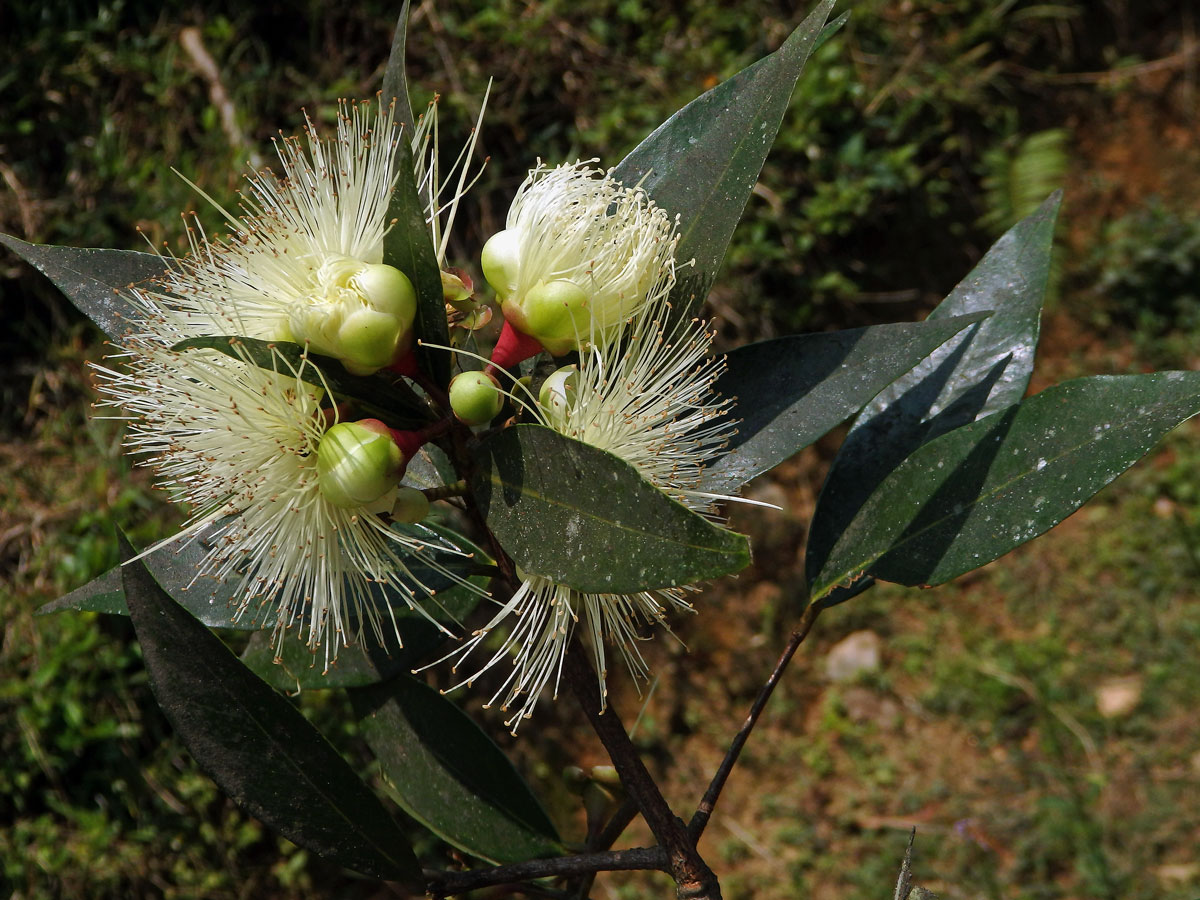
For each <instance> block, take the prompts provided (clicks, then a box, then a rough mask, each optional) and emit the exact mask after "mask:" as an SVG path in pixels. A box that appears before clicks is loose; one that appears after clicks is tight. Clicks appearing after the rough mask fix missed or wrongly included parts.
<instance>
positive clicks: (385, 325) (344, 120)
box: [160, 102, 475, 374]
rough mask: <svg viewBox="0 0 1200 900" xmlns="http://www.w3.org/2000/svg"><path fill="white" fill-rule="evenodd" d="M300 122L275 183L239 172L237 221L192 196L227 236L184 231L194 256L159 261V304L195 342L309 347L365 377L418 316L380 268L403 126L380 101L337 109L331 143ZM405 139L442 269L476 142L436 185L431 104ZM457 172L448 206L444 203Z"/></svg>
mask: <svg viewBox="0 0 1200 900" xmlns="http://www.w3.org/2000/svg"><path fill="white" fill-rule="evenodd" d="M305 122H306V125H305V129H304V138H303V140H302V139H300V138H297V137H284V138H281V139H280V140H278V141H277V142H276V150H277V152H278V155H279V161H280V164H281V166H282V174H281V175H276V174H275V173H274V172H273V171H271V170H270V169H262V170H261V171H257V172H251V173H249V174H248V175H247V176H246V189H245V190H244V192H243V195H242V202H241V212H242V213H243V215H242V216H241V218H235V217H234V216H233V215H232V214H231V213H230V212H228V211H226V210H224V209H222V208H221V207H220V206H219V205H217V204H216V203H215V201H212V200H211V198H208V197H207V195H204V194H203V191H200V193H201V194H202V196H205V198H206V199H209V201H210V202H212V203H213V205H214V206H216V207H217V209H218V211H219V212H220V213H221V215H223V216H224V218H225V220H226V221H227V222H228V223H229V224H230V225H231V226H232V229H233V232H232V234H231V235H230V236H228V237H226V238H209V237H208V236H207V235H206V234H205V233H204V232H203V230H201V229H200V226H199V225H198V224H196V225H195V226H194V227H193V228H190V229H189V240H190V244H191V248H190V249H191V252H190V254H189V255H188V256H187V257H184V258H183V259H171V260H168V263H169V265H170V270H169V272H168V274H167V275H166V277H165V279H164V280H163V284H162V290H161V292H160V296H161V299H163V300H164V301H169V302H170V303H172V305H173V306H174V307H175V308H177V309H179V310H181V311H183V312H187V313H189V314H190V318H191V328H192V329H193V331H194V332H195V333H197V334H236V335H240V336H243V337H254V338H260V339H264V340H282V341H297V342H301V343H303V342H308V343H309V344H310V346H311V347H312V349H313V350H314V351H316V352H318V353H321V354H324V355H329V356H334V357H336V358H338V359H340V360H342V362H343V363H344V364H345V365H346V367H347V368H348V369H350V370H351V371H354V372H358V373H363V374H365V373H369V372H373V371H375V370H377V369H379V368H382V367H383V366H386V365H388V364H390V363H392V362H393V361H395V360H396V359H397V358H399V357H400V356H401V355H403V354H404V353H405V352H406V351H407V350H408V349H409V347H410V346H411V343H412V324H413V319H414V315H415V312H416V295H415V293H414V291H413V286H412V283H411V281H410V280H409V278H408V276H407V275H406V274H405V273H403V272H400V271H399V270H398V269H395V268H393V267H392V266H388V265H384V264H383V243H384V236H385V234H386V233H387V231H388V229H389V228H390V227H391V225H390V223H389V220H388V217H387V211H388V204H389V202H390V200H391V197H392V192H393V188H394V187H395V184H396V180H397V178H399V176H400V172H399V171H398V169H397V162H398V160H399V159H401V158H402V157H399V156H398V155H397V152H396V150H397V147H398V144H399V141H400V140H401V137H402V135H401V129H400V127H399V126H398V125H397V124H396V123H395V121H394V118H393V107H392V106H384V105H383V104H382V102H380V103H378V104H357V103H354V104H347V103H344V102H343V103H342V104H341V106H340V108H339V115H338V122H337V134H336V136H335V137H334V138H332V139H328V140H324V139H322V138H321V137H320V135H319V134H318V132H317V129H316V127H315V126H314V125H313V124H312V122H311V121H310V120H308V119H307V117H306V119H305ZM409 140H410V142H411V145H412V150H413V158H414V176H415V178H416V181H417V188H418V192H419V195H420V196H421V198H422V200H423V202H424V203H425V206H426V209H425V215H426V220H427V222H428V223H429V227H430V233H431V238H432V240H433V242H434V247H435V251H436V253H437V256H438V261H439V263H441V262H443V261H444V258H445V251H446V242H447V240H448V237H449V226H450V225H451V224H452V223H453V219H454V215H455V212H456V211H457V205H458V200H459V199H460V198H461V196H462V194H463V192H465V190H466V189H467V188H468V187H469V186H470V185H469V184H467V181H466V177H467V174H468V166H469V158H470V155H471V153H472V151H473V149H474V141H475V138H474V136H472V138H471V141H470V142H469V143H468V145H467V147H466V148H465V149H464V151H463V153H462V154H461V155H460V157H459V159H458V161H457V162H456V164H455V166H453V167H451V170H450V172H449V174H448V175H447V176H446V177H445V179H442V177H441V176H442V173H441V171H440V169H439V165H438V161H437V154H438V147H437V107H436V105H434V104H431V105H430V109H429V112H428V113H427V114H426V115H425V116H423V117H422V118H421V122H420V124H419V125H418V127H417V129H416V133H415V134H413V135H412V136H410V138H409ZM456 171H457V172H458V180H457V184H456V185H455V187H454V189H453V190H452V191H451V192H450V194H451V196H450V198H449V199H448V200H447V199H446V198H444V197H443V196H442V195H443V193H444V189H445V188H446V186H447V184H448V183H449V181H450V179H451V178H452V177H454V175H455V173H456ZM197 190H198V191H199V188H197ZM444 215H445V217H446V220H445V221H444V222H443V216H444ZM213 300H219V301H220V302H219V303H216V304H214V303H213V302H212V301H213Z"/></svg>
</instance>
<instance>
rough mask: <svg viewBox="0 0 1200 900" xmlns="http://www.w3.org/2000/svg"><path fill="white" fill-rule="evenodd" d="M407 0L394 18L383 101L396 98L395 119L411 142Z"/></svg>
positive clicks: (386, 101) (384, 73)
mask: <svg viewBox="0 0 1200 900" xmlns="http://www.w3.org/2000/svg"><path fill="white" fill-rule="evenodd" d="M409 5H410V3H409V0H404V5H403V6H402V7H400V18H398V19H397V20H396V32H395V34H394V35H393V36H392V52H391V53H390V54H389V55H388V61H387V68H386V69H384V70H383V102H384V103H388V102H390V101H391V100H392V99H393V98H395V100H396V121H397V122H399V123H400V124H401V125H403V126H404V130H403V131H402V132H401V134H402V136H403V138H404V140H406V141H409V142H411V141H412V136H413V128H414V122H415V121H416V120H415V119H414V118H413V111H412V100H411V99H410V98H409V96H408V74H407V72H406V71H405V66H404V46H405V43H406V42H407V36H408V12H409V9H408V8H409Z"/></svg>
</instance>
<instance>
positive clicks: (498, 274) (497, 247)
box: [479, 229, 521, 300]
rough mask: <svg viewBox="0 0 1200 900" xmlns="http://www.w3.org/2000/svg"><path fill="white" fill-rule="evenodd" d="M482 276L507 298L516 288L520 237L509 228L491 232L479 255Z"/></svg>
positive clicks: (519, 267) (519, 269) (501, 297)
mask: <svg viewBox="0 0 1200 900" xmlns="http://www.w3.org/2000/svg"><path fill="white" fill-rule="evenodd" d="M479 262H480V265H481V266H482V268H483V277H484V278H486V279H487V282H488V284H490V285H491V286H492V289H493V290H494V291H495V292H496V294H497V295H498V296H499V297H500V299H501V300H504V299H506V298H508V297H509V296H510V295H511V294H513V293H514V292H515V291H516V289H517V276H518V275H519V274H520V272H521V237H520V234H519V232H516V231H513V230H511V229H506V230H504V231H498V232H496V233H495V234H493V235H492V236H491V237H490V238H488V241H487V243H486V244H484V245H483V252H482V253H480V255H479Z"/></svg>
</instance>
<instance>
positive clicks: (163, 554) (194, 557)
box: [37, 525, 488, 638]
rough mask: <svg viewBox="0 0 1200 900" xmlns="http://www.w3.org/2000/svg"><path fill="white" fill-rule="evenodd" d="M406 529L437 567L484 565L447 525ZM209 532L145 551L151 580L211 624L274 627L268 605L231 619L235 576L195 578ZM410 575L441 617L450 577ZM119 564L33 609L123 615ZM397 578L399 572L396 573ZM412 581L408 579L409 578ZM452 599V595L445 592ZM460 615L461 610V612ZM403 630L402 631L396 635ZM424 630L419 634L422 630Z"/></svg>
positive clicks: (385, 601)
mask: <svg viewBox="0 0 1200 900" xmlns="http://www.w3.org/2000/svg"><path fill="white" fill-rule="evenodd" d="M393 527H395V528H398V529H399V528H403V529H405V530H407V531H408V533H409V534H410V536H411V537H415V538H418V539H420V540H423V541H426V542H427V543H429V544H430V545H431V546H432V547H434V548H436V547H437V546H438V545H439V544H444V545H445V547H446V552H435V551H434V550H431V551H430V552H433V553H434V557H433V558H434V559H435V560H436V562H437V563H438V565H439V566H441V567H443V568H445V569H448V570H450V571H451V572H454V573H456V574H457V575H459V576H463V577H465V576H467V575H469V574H470V572H471V571H472V570H473V568H474V567H475V566H477V565H478V564H481V563H487V562H488V560H487V558H486V555H485V554H483V553H482V551H480V550H479V549H478V548H477V547H475V546H474V545H472V544H471V543H470V542H469V541H467V540H466V539H465V538H463V537H462V536H461V535H456V534H454V533H453V532H450V531H448V530H446V529H431V528H428V527H426V526H423V525H408V526H399V525H396V526H393ZM209 533H211V532H205V533H201V534H200V535H198V536H196V537H195V538H194V539H188V538H183V537H180V538H176V539H175V540H173V541H170V542H168V543H166V544H164V545H163V546H161V547H159V548H158V549H157V550H154V551H153V552H152V553H148V554H146V556H144V557H143V558H142V563H143V564H145V566H146V567H147V568H148V569H149V570H150V573H151V574H152V575H153V576H154V579H155V580H156V581H157V582H158V584H159V585H160V586H161V587H162V589H163V590H165V591H166V592H167V595H168V596H169V597H171V599H173V600H174V601H175V602H176V603H178V604H179V605H180V606H182V607H183V608H184V609H186V610H187V611H188V612H190V613H191V614H192V615H193V616H195V617H196V618H197V619H198V620H200V621H201V622H202V623H203V624H205V625H207V626H209V627H210V628H229V629H234V630H239V631H258V630H260V629H263V628H273V627H274V624H275V618H274V616H275V606H274V605H273V604H270V603H268V604H265V605H251V606H250V607H249V608H248V609H247V610H246V611H245V612H244V613H243V614H242V615H241V616H240V617H237V618H236V619H235V615H236V612H237V604H238V600H239V579H238V577H237V576H230V577H229V578H228V579H227V581H226V582H218V581H217V580H216V579H214V578H212V577H210V576H202V577H199V578H197V577H196V573H197V571H199V569H200V565H201V563H202V562H203V561H204V558H205V556H207V555H208V553H209V551H210V549H211V548H212V542H211V540H209V539H208V538H207V535H208V534H209ZM453 547H459V548H460V549H463V550H465V551H467V552H468V553H472V554H473V555H471V556H463V555H460V554H457V553H453V552H450V550H451V549H452V548H453ZM409 561H410V563H411V574H412V576H413V578H415V579H416V581H418V582H419V583H420V584H421V585H423V586H424V587H426V588H428V589H430V590H432V591H435V592H437V595H436V598H435V599H426V600H425V601H423V602H425V603H427V604H429V606H430V608H431V609H432V610H435V611H437V612H438V614H439V615H440V614H441V613H440V609H439V607H438V603H440V602H441V601H442V599H443V597H442V593H443V592H446V593H447V594H449V589H450V588H451V587H453V586H454V585H455V583H456V582H454V581H453V580H452V579H450V578H449V577H447V576H446V575H445V574H443V573H441V572H436V571H434V570H433V569H431V568H430V567H429V566H428V565H426V564H425V563H424V562H421V561H419V560H417V559H415V558H414V559H410V560H409ZM120 570H121V567H120V566H116V567H114V568H112V569H110V570H109V571H108V572H106V573H105V574H103V575H101V576H100V577H99V578H96V579H93V580H92V581H90V582H88V584H85V585H84V586H83V587H81V588H76V589H75V590H74V591H72V592H71V593H69V594H67V595H65V596H63V597H59V598H58V599H57V600H53V601H51V602H50V603H47V604H45V605H44V606H42V607H41V608H40V609H38V611H37V612H38V614H39V615H45V614H48V613H54V612H60V611H62V610H65V609H74V610H80V611H89V612H102V613H113V614H116V615H128V614H129V609H128V607H127V606H126V603H125V598H124V593H123V588H122V587H121V574H120ZM397 577H401V576H399V575H398V576H397ZM409 581H410V583H411V579H409ZM450 596H451V597H455V596H456V595H454V594H450ZM372 600H373V601H374V602H375V603H376V604H377V605H378V607H379V610H380V614H381V615H382V616H383V617H384V618H385V619H386V617H387V615H388V613H387V607H391V608H392V609H394V610H396V611H398V612H404V611H407V601H406V600H405V599H404V598H403V597H402V596H401V595H400V594H399V592H398V591H395V590H394V589H386V590H385V589H384V588H383V587H382V586H377V587H376V593H375V594H373V596H372ZM462 602H464V601H462V600H461V599H455V600H454V602H453V604H451V606H450V614H449V615H448V616H447V619H451V620H452V619H455V618H457V617H458V616H457V613H456V612H455V610H458V609H460V608H461V607H460V606H459V605H458V604H460V603H462ZM463 614H464V615H465V612H464V613H463ZM404 634H405V632H404V631H403V630H402V631H401V637H402V638H403V637H404ZM421 634H424V632H421Z"/></svg>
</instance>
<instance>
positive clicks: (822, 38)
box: [809, 10, 850, 56]
mask: <svg viewBox="0 0 1200 900" xmlns="http://www.w3.org/2000/svg"><path fill="white" fill-rule="evenodd" d="M849 21H850V11H849V10H846V12H844V13H842V14H841V15H840V16H838V17H837V18H836V19H834V20H833V21H832V22H830V23H829V24H828V25H826V26H825V27H824V28H822V29H821V33H820V34H818V35H817V40H816V43H814V44H813V48H812V51H811V52H810V53H809V56H811V55H812V54H813V53H816V52H817V51H818V50H820V49H821V48H822V47H824V46H825V42H826V41H827V40H829V39H830V38H831V37H833V36H834V35H835V34H837V33H838V32H839V31H841V30H842V26H843V25H845V24H846V23H847V22H849Z"/></svg>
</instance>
